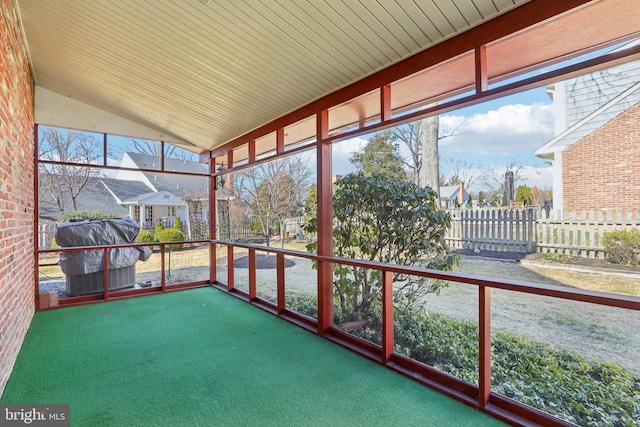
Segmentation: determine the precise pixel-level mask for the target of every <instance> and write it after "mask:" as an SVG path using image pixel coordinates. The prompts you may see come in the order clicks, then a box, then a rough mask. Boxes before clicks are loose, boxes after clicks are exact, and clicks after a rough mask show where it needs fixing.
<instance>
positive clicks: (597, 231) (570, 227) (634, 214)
mask: <svg viewBox="0 0 640 427" xmlns="http://www.w3.org/2000/svg"><path fill="white" fill-rule="evenodd" d="M638 227H640V209H626V210H622V209H618V210H614V209H607V210H599V211H594V210H589V211H587V210H583V211H579V212H577V211H564V212H556V213H553V212H550V213H549V214H548V215H547V214H546V212H545V211H542V212H540V213H539V218H538V220H537V236H538V239H537V242H536V247H537V251H538V252H543V253H562V254H567V255H575V256H582V257H585V258H604V256H605V252H604V247H603V246H602V241H603V240H602V239H603V237H604V233H606V232H608V231H614V230H631V229H633V228H638Z"/></svg>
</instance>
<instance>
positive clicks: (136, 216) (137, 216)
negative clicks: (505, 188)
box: [133, 206, 140, 222]
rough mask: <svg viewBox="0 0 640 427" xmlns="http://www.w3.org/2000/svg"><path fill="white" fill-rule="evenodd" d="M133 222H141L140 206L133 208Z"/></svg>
mask: <svg viewBox="0 0 640 427" xmlns="http://www.w3.org/2000/svg"><path fill="white" fill-rule="evenodd" d="M133 220H134V221H135V222H140V206H134V207H133Z"/></svg>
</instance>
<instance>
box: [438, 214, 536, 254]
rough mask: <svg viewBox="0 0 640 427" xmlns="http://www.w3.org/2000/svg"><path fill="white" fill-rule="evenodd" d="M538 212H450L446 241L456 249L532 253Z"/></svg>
mask: <svg viewBox="0 0 640 427" xmlns="http://www.w3.org/2000/svg"><path fill="white" fill-rule="evenodd" d="M536 212H537V209H495V208H492V209H488V208H487V209H456V210H452V211H450V214H451V227H450V228H449V230H448V233H447V236H446V240H447V243H448V244H449V246H450V247H452V248H455V249H480V250H490V251H501V252H533V250H534V242H535V217H536Z"/></svg>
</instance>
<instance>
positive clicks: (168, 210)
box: [167, 206, 176, 216]
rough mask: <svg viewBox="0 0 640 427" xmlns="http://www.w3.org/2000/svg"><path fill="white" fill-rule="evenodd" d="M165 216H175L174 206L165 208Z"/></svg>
mask: <svg viewBox="0 0 640 427" xmlns="http://www.w3.org/2000/svg"><path fill="white" fill-rule="evenodd" d="M167 215H168V216H176V207H175V206H169V207H168V208H167Z"/></svg>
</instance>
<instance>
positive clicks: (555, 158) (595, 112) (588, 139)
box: [535, 41, 640, 210]
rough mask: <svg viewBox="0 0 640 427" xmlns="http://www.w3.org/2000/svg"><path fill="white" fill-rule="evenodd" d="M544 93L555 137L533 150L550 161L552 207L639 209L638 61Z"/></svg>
mask: <svg viewBox="0 0 640 427" xmlns="http://www.w3.org/2000/svg"><path fill="white" fill-rule="evenodd" d="M639 43H640V42H639V41H634V42H632V43H629V44H627V45H626V46H624V47H623V48H628V47H631V46H635V45H637V44H639ZM623 48H620V49H623ZM547 91H548V93H549V95H550V96H551V97H552V99H553V105H554V116H555V137H554V138H553V139H552V140H551V141H549V142H547V143H546V144H545V145H543V146H542V147H540V148H539V149H538V150H536V152H535V154H536V155H537V156H539V157H542V158H545V159H549V160H550V161H551V164H552V165H553V175H554V176H553V208H554V209H555V210H581V209H594V210H599V209H628V208H633V207H634V206H635V207H637V206H638V195H640V61H635V62H630V63H627V64H624V65H620V66H616V67H612V68H609V69H606V70H602V71H598V72H594V73H590V74H587V75H584V76H580V77H576V78H573V79H570V80H566V81H563V82H559V83H556V84H555V85H552V86H550V87H548V88H547Z"/></svg>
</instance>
